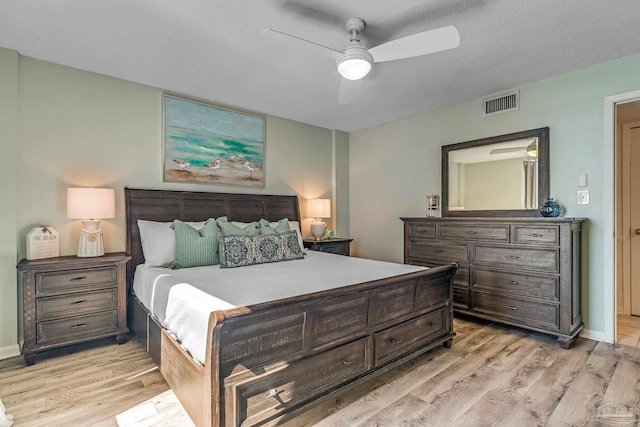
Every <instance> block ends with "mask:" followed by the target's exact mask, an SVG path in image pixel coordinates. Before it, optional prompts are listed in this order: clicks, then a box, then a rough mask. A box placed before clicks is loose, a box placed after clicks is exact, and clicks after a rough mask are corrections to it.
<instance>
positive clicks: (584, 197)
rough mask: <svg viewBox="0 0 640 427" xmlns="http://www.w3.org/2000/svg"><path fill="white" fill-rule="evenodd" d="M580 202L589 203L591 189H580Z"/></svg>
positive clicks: (582, 203) (580, 203)
mask: <svg viewBox="0 0 640 427" xmlns="http://www.w3.org/2000/svg"><path fill="white" fill-rule="evenodd" d="M578 204H579V205H588V204H589V190H578Z"/></svg>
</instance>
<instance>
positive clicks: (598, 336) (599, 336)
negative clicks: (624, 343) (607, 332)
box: [580, 329, 604, 341]
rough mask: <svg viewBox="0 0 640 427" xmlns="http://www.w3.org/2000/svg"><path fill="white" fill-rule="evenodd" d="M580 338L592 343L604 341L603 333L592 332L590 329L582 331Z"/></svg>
mask: <svg viewBox="0 0 640 427" xmlns="http://www.w3.org/2000/svg"><path fill="white" fill-rule="evenodd" d="M580 336H581V337H582V338H588V339H590V340H594V341H604V332H600V331H592V330H591V329H583V330H582V331H581V332H580Z"/></svg>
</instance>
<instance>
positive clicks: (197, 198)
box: [125, 189, 457, 426]
mask: <svg viewBox="0 0 640 427" xmlns="http://www.w3.org/2000/svg"><path fill="white" fill-rule="evenodd" d="M125 200H126V212H127V252H128V253H130V254H131V255H132V260H131V262H130V263H129V265H128V282H129V286H131V287H133V282H134V280H133V272H134V271H135V270H136V269H137V268H138V267H139V266H140V265H141V264H143V263H144V262H145V258H144V257H145V252H144V251H143V247H142V244H141V243H142V242H141V240H140V234H139V230H138V223H139V221H141V220H147V221H165V222H166V221H172V220H174V219H179V220H181V221H202V220H203V219H204V218H210V217H212V218H216V217H220V216H227V217H228V218H229V220H230V221H242V222H245V223H247V222H248V223H250V222H252V221H258V220H260V219H264V220H265V221H268V222H274V221H279V220H280V219H282V218H288V221H289V222H293V221H295V222H299V221H300V212H299V207H298V198H297V197H296V196H276V195H251V194H230V193H199V192H182V191H162V190H134V189H125ZM176 215H178V216H179V217H178V218H176ZM314 255H316V259H318V258H329V257H328V256H322V255H321V254H315V253H309V254H307V256H306V257H305V259H303V260H296V261H287V262H292V263H304V262H306V261H308V260H310V259H311V258H314ZM334 258H335V257H334ZM339 261H340V262H341V263H342V264H343V265H346V264H349V265H351V266H353V265H354V263H361V262H372V263H375V262H376V261H370V260H359V261H358V260H355V259H340V260H339ZM351 261H353V262H354V263H351ZM265 265H267V266H277V265H278V263H273V264H265ZM255 267H256V266H247V267H240V268H235V269H219V270H218V271H224V272H230V273H231V272H236V273H243V272H244V273H246V272H247V271H249V270H250V269H254V268H255ZM257 267H259V268H258V271H259V272H260V274H261V275H265V274H266V271H265V270H262V267H261V266H257ZM401 267H407V266H402V265H400V266H397V265H396V266H395V267H394V268H401ZM203 268H209V267H203ZM456 268H457V266H456V265H447V266H441V267H436V268H432V269H424V270H423V269H419V270H404V268H402V271H404V272H405V273H402V274H397V275H392V276H388V277H385V278H377V279H374V280H364V281H361V282H358V281H357V280H356V281H355V282H351V283H353V284H346V285H344V286H339V287H331V286H327V287H324V288H318V289H321V290H316V291H309V292H308V293H302V294H298V295H295V296H293V295H290V296H288V297H284V298H283V297H281V298H277V299H268V300H266V301H264V302H259V303H254V304H239V305H238V306H232V308H229V307H220V308H218V309H215V310H214V311H208V312H207V314H206V316H207V317H206V320H207V325H206V336H207V340H206V341H207V342H206V351H205V359H204V363H202V364H201V363H198V362H196V361H195V359H194V358H192V356H191V355H190V354H189V353H187V351H186V350H184V348H183V347H182V346H181V345H180V344H179V343H178V342H177V341H176V340H175V339H174V338H173V337H172V336H171V335H170V334H169V332H168V331H167V330H166V329H165V328H164V327H163V326H161V324H160V323H159V321H158V320H157V317H154V316H153V315H151V314H150V312H149V310H148V309H147V308H146V307H145V305H144V304H143V302H141V300H140V299H139V298H138V296H137V295H136V294H134V293H129V295H130V298H131V300H130V305H131V309H132V315H131V320H132V328H133V329H134V330H135V332H136V334H137V335H138V336H139V337H140V339H142V340H146V342H147V348H148V349H149V352H150V353H151V355H152V357H153V359H154V360H155V361H156V363H157V364H158V366H159V367H160V372H161V373H162V374H163V376H164V377H165V379H166V380H167V382H168V383H169V385H170V386H171V388H172V390H173V391H174V392H175V394H176V396H177V397H178V399H179V400H180V401H181V403H182V404H183V406H184V408H185V410H186V411H187V413H188V414H189V416H190V417H191V418H192V420H193V422H194V424H195V425H197V426H257V425H280V424H283V423H285V422H287V421H289V420H292V419H293V418H294V417H296V416H297V415H299V414H301V413H302V412H304V411H306V410H308V409H310V408H311V407H313V406H315V405H317V404H319V403H321V402H326V401H327V400H328V399H334V398H337V397H338V396H340V395H341V393H342V392H348V391H350V390H353V387H356V386H358V385H362V384H363V383H364V382H365V381H366V380H368V379H370V378H373V377H375V376H377V375H380V374H383V373H384V372H388V371H389V370H390V369H392V368H394V367H396V366H399V365H401V364H403V363H405V362H407V361H409V360H411V359H413V358H415V357H417V356H418V355H420V354H422V353H424V352H426V351H429V350H430V349H433V348H435V347H438V346H440V345H444V346H445V347H449V346H451V344H452V341H453V337H454V336H455V333H454V332H453V323H452V306H453V304H452V302H451V298H452V281H453V274H454V272H455V270H456ZM149 270H150V269H148V268H140V269H139V271H138V272H140V271H145V272H146V271H149ZM291 271H292V270H287V273H286V274H288V275H291V273H290V272H291ZM409 271H410V272H409ZM316 277H318V278H319V276H318V275H316ZM259 279H260V280H259V282H260V284H261V285H260V289H261V292H262V291H263V290H265V289H264V286H263V285H262V283H264V281H265V280H267V281H268V280H271V281H272V282H273V281H274V280H276V281H277V280H278V276H273V275H271V276H265V277H260V278H259ZM299 280H300V279H299ZM301 282H305V281H304V280H301ZM319 282H320V283H322V282H323V281H322V280H320V281H319ZM184 285H186V284H184ZM307 285H309V283H307V282H305V283H301V286H303V287H306V286H307ZM174 288H175V286H174ZM194 289H195V288H194ZM196 290H197V289H196ZM277 290H278V291H281V290H282V288H280V287H279V289H277ZM209 296H213V295H209ZM190 301H193V300H190ZM225 301H226V300H225ZM167 305H169V303H167ZM193 306H194V308H195V306H196V304H193ZM292 424H295V421H292Z"/></svg>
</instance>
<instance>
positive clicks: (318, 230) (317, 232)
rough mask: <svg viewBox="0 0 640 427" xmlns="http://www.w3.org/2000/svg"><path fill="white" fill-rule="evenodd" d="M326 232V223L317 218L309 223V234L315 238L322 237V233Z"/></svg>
mask: <svg viewBox="0 0 640 427" xmlns="http://www.w3.org/2000/svg"><path fill="white" fill-rule="evenodd" d="M326 232H327V224H325V223H324V222H322V221H320V220H318V221H316V222H314V223H313V224H311V234H313V237H315V238H316V240H320V239H322V238H323V237H324V234H325V233H326Z"/></svg>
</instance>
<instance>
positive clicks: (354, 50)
mask: <svg viewBox="0 0 640 427" xmlns="http://www.w3.org/2000/svg"><path fill="white" fill-rule="evenodd" d="M344 28H345V30H346V31H347V33H349V34H350V35H351V40H350V41H351V43H350V44H349V46H347V47H346V48H345V49H344V50H343V51H337V50H335V49H332V48H330V47H327V46H323V45H321V44H318V43H315V42H312V41H309V40H305V39H302V38H300V37H296V36H293V35H291V34H287V33H283V32H280V31H276V30H272V29H266V30H263V31H262V34H263V36H264V37H266V38H268V39H270V40H273V41H274V42H276V43H280V44H283V45H285V46H288V47H292V48H298V49H303V50H304V51H307V52H310V53H314V54H322V55H325V56H328V57H330V58H333V59H335V61H336V66H337V68H338V73H340V75H341V76H342V77H343V81H342V83H341V85H340V96H339V99H338V101H339V103H340V104H348V103H350V102H352V101H353V100H354V99H355V96H356V95H357V93H358V92H359V89H360V80H361V79H362V78H364V77H365V76H366V75H367V74H369V72H370V71H371V68H372V66H373V64H374V63H378V62H386V61H395V60H398V59H406V58H413V57H416V56H421V55H427V54H429V53H435V52H441V51H443V50H448V49H453V48H456V47H458V46H459V45H460V33H458V29H457V28H456V27H455V26H453V25H450V26H448V27H442V28H437V29H435V30H428V31H423V32H421V33H416V34H412V35H410V36H406V37H401V38H399V39H395V40H391V41H389V42H386V43H383V44H381V45H378V46H375V47H372V48H369V49H367V48H366V47H364V46H362V45H361V44H360V40H359V39H358V34H361V33H362V31H363V30H364V28H365V22H364V20H362V19H361V18H349V19H347V20H346V22H345V24H344Z"/></svg>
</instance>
